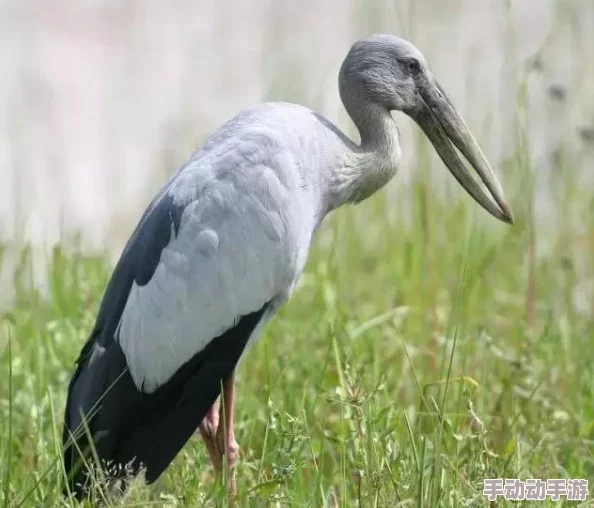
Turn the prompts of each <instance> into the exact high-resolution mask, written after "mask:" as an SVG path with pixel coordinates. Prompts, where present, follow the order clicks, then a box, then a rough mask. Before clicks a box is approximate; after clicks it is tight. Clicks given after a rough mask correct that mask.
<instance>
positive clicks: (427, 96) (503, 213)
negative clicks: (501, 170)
mask: <svg viewBox="0 0 594 508" xmlns="http://www.w3.org/2000/svg"><path fill="white" fill-rule="evenodd" d="M417 85H418V87H419V91H420V93H421V97H422V99H423V107H422V108H420V109H419V110H418V111H417V112H415V114H414V115H411V116H412V118H413V119H414V120H415V121H416V122H417V123H418V124H419V126H420V127H421V129H423V132H424V133H425V134H426V135H427V137H428V138H429V139H430V141H431V143H432V144H433V146H434V147H435V150H437V153H438V154H439V156H440V157H441V160H442V161H443V162H444V163H445V165H446V166H447V168H448V169H449V170H450V172H451V173H452V175H454V178H456V180H458V182H459V183H460V185H462V187H464V189H466V192H468V194H470V195H471V196H472V197H473V198H474V199H475V200H476V202H477V203H478V204H480V205H481V206H482V207H483V208H484V209H485V210H487V211H488V212H489V213H490V214H491V215H493V216H495V217H497V218H498V219H500V220H502V221H503V222H508V223H510V224H513V222H514V217H513V214H512V211H511V208H510V207H509V205H508V204H507V202H506V200H505V197H504V195H503V190H502V189H501V185H500V184H499V181H498V180H497V177H496V176H495V175H494V174H493V171H492V170H491V167H490V166H489V163H488V162H487V159H486V158H485V155H484V154H483V152H482V150H481V149H480V147H479V145H478V143H477V142H476V140H475V139H474V136H473V135H472V133H471V132H470V129H468V126H467V125H466V122H464V120H463V119H462V117H461V116H460V114H459V113H458V112H457V111H456V108H455V107H454V105H453V104H452V103H451V101H450V100H449V99H448V97H447V96H446V94H445V92H444V91H443V89H442V88H441V87H440V86H439V84H438V83H437V81H435V80H434V79H432V78H430V77H429V78H427V77H423V78H420V79H419V82H418V83H417ZM456 148H457V149H458V150H459V151H460V153H461V154H462V155H463V156H464V158H466V160H467V161H468V162H469V163H470V165H471V166H472V167H473V168H474V170H475V171H476V172H477V173H478V175H479V177H480V179H481V180H482V181H483V183H484V184H485V187H487V189H488V191H489V193H490V194H491V197H490V196H489V195H487V193H486V192H485V190H484V189H483V187H482V186H481V185H480V184H479V183H478V182H477V180H476V178H475V177H474V176H473V175H472V173H471V172H470V170H469V169H468V168H467V167H466V165H465V164H464V162H463V161H462V159H461V158H460V156H459V155H458V152H457V151H456Z"/></svg>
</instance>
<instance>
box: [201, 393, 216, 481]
mask: <svg viewBox="0 0 594 508" xmlns="http://www.w3.org/2000/svg"><path fill="white" fill-rule="evenodd" d="M219 405H220V398H218V399H217V400H216V401H215V403H214V404H213V405H212V407H211V408H210V409H209V410H208V413H206V416H205V417H204V420H202V422H201V423H200V435H201V436H202V439H203V441H204V444H205V445H206V451H207V452H208V456H209V457H210V461H211V462H212V465H213V467H214V468H215V470H216V471H217V472H218V471H220V469H221V456H220V454H219V446H218V443H217V430H218V428H219Z"/></svg>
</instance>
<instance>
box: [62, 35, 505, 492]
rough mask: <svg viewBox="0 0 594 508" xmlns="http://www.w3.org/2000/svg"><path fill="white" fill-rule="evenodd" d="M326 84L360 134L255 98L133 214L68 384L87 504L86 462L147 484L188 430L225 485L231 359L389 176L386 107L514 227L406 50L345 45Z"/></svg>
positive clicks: (68, 456)
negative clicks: (340, 221) (338, 217)
mask: <svg viewBox="0 0 594 508" xmlns="http://www.w3.org/2000/svg"><path fill="white" fill-rule="evenodd" d="M338 85H339V93H340V98H341V100H342V103H343V105H344V107H345V109H346V111H347V113H348V115H349V116H350V118H351V119H352V121H353V123H354V125H355V126H356V128H357V130H358V133H359V138H360V140H359V142H358V143H357V142H355V141H353V140H351V139H350V138H349V137H347V136H346V135H345V134H344V133H343V132H342V131H341V130H340V129H339V128H338V127H337V126H336V125H335V124H334V123H332V122H331V121H330V120H329V119H327V118H326V117H324V116H322V115H321V114H319V113H317V112H316V111H314V110H312V109H309V108H307V107H304V106H300V105H296V104H291V103H286V102H267V103H263V104H259V105H256V106H252V107H249V108H247V109H245V110H243V111H241V112H239V113H238V114H237V115H236V116H234V117H233V118H231V119H230V120H228V121H227V122H226V123H224V124H223V125H222V126H220V127H219V128H218V129H217V130H216V131H214V133H212V134H211V135H210V136H209V137H207V138H206V140H205V141H204V143H203V145H202V146H201V147H199V148H198V150H197V151H196V152H195V153H194V154H193V155H191V156H190V158H189V160H188V161H187V163H185V164H184V165H183V166H181V167H180V168H179V169H178V170H177V171H176V172H175V173H174V174H173V175H172V176H171V177H170V178H169V179H168V180H167V182H166V183H165V185H164V186H163V188H162V189H161V190H160V192H158V194H157V195H156V196H155V197H154V199H153V200H152V202H151V203H150V204H149V206H148V207H147V209H146V210H145V212H144V214H143V215H142V217H141V218H140V221H139V222H138V224H137V226H136V228H135V229H134V231H133V233H132V235H131V236H130V238H129V240H128V242H127V244H126V245H125V247H124V249H123V251H122V254H121V257H120V259H119V261H118V262H117V264H116V265H115V268H114V270H113V273H112V276H111V278H110V280H109V282H108V284H107V287H106V289H105V292H104V295H103V299H102V300H101V303H100V306H99V310H98V313H97V317H96V321H95V324H94V327H93V329H92V331H91V333H90V335H89V338H88V340H87V342H86V343H85V344H84V346H83V347H82V350H81V352H80V355H79V357H78V359H77V361H76V364H75V371H74V373H73V375H72V377H71V380H70V383H69V386H68V393H67V403H66V408H65V415H64V431H63V458H64V467H65V472H66V478H67V481H66V482H65V493H66V494H67V495H74V496H75V497H77V498H85V497H88V496H89V493H90V484H91V479H92V472H93V471H97V470H99V471H101V472H102V473H104V477H105V478H107V479H108V480H109V481H110V482H112V484H115V483H117V481H122V482H125V480H122V478H124V477H128V478H134V477H135V476H137V475H139V474H140V473H141V472H142V473H144V480H145V482H146V483H148V484H150V483H152V482H154V481H155V480H156V479H157V478H158V477H159V476H160V475H161V474H162V473H163V472H164V471H165V470H166V469H167V467H168V466H169V464H171V462H172V461H173V459H174V458H175V457H176V455H177V454H178V453H179V451H180V450H181V449H182V448H183V446H184V445H185V443H186V442H187V441H188V440H190V438H191V437H192V436H193V435H195V434H196V435H197V434H200V436H201V437H202V439H203V441H204V443H205V446H206V450H207V452H208V455H209V457H210V460H211V461H212V464H213V466H214V469H215V470H216V471H217V473H219V474H223V473H225V472H226V473H228V474H229V476H228V477H227V478H228V480H227V483H226V487H227V488H228V490H229V493H230V495H233V494H234V493H235V492H236V480H235V474H234V472H235V467H236V464H237V462H238V460H239V446H238V443H237V441H236V438H235V433H234V419H235V395H236V393H235V372H236V368H237V365H238V363H239V362H240V360H241V359H242V358H243V356H244V355H245V353H246V351H247V350H248V349H249V347H250V345H251V344H253V343H254V341H255V340H256V339H257V337H258V336H259V335H260V332H261V331H262V328H263V327H264V326H265V325H266V323H268V322H269V321H270V320H271V318H272V317H273V316H274V314H275V313H276V312H277V310H278V309H279V307H280V306H281V305H282V304H283V303H285V302H286V301H287V300H288V298H289V297H290V295H291V294H292V292H293V289H294V288H295V285H296V283H297V282H298V280H299V277H300V275H301V274H302V272H303V270H304V267H305V264H306V261H307V257H308V252H309V249H310V246H311V244H312V241H313V240H314V238H315V234H316V232H317V231H318V229H319V227H320V225H321V224H322V222H323V220H324V219H325V218H326V217H327V216H328V215H329V214H330V213H331V212H333V211H334V210H336V209H338V208H340V207H341V206H342V205H349V204H357V203H360V202H361V201H363V200H365V199H367V198H368V197H370V196H372V195H373V194H374V193H376V192H377V191H379V190H380V189H381V188H383V187H384V186H385V185H386V184H387V183H388V182H389V181H390V180H391V179H392V178H393V177H394V175H395V174H396V173H397V170H398V168H399V166H400V160H401V146H400V141H399V131H398V127H397V125H396V122H395V120H394V119H393V117H392V114H391V113H392V111H401V112H403V113H405V114H406V115H407V116H408V117H410V118H412V120H413V121H415V122H416V124H418V126H419V127H420V128H421V129H422V131H423V132H424V134H425V135H426V136H427V138H428V139H429V140H430V142H431V143H432V145H433V147H434V148H435V150H436V152H437V153H438V155H439V156H440V158H441V160H442V161H443V163H444V165H445V166H446V168H447V169H448V170H449V171H450V172H451V173H452V175H453V176H454V177H455V178H456V180H457V181H458V182H459V183H460V184H461V185H462V187H463V188H464V189H465V190H466V191H467V192H468V194H470V196H471V197H472V198H473V199H474V200H475V201H476V202H478V203H479V204H480V205H481V206H482V208H483V209H485V210H486V211H487V212H489V213H490V214H491V215H492V216H494V217H496V218H497V219H499V220H501V221H503V222H506V223H510V224H513V220H514V219H513V214H512V211H511V208H510V206H509V205H508V203H507V201H506V198H505V196H504V193H503V190H502V187H501V185H500V183H499V181H498V179H497V177H496V176H495V175H494V173H493V171H492V169H491V167H490V165H489V163H488V161H487V159H486V157H485V155H484V154H483V151H482V150H481V148H480V146H479V145H478V143H477V141H476V140H475V138H474V137H473V135H472V133H471V132H470V130H469V128H468V126H467V124H466V123H465V121H464V120H463V118H462V117H461V115H460V114H459V113H458V112H457V110H456V108H455V106H454V105H453V103H452V101H451V100H450V99H449V98H448V96H447V95H446V93H445V92H444V90H443V88H442V87H441V85H440V84H439V83H438V81H437V79H436V78H435V77H434V76H433V74H432V72H431V70H430V69H429V66H428V64H427V61H426V59H425V57H424V56H423V54H422V53H421V52H420V51H419V50H418V49H417V48H416V47H415V46H414V45H413V44H412V43H410V42H408V41H406V40H404V39H402V38H399V37H396V36H394V35H386V34H376V35H370V36H366V37H364V38H361V39H359V40H357V41H356V42H354V43H353V44H352V46H351V47H350V49H349V50H348V52H347V55H346V57H345V59H344V61H343V62H342V65H341V67H340V70H339V75H338ZM463 159H465V161H464V160H463ZM470 168H472V169H473V170H474V172H475V173H476V174H473V172H472V171H471V169H470ZM247 382H248V383H249V380H247Z"/></svg>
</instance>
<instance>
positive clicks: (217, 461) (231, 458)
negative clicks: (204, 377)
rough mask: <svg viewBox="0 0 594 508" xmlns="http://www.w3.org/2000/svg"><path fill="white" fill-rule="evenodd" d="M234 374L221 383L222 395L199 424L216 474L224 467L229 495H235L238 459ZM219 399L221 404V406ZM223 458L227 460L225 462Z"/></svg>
mask: <svg viewBox="0 0 594 508" xmlns="http://www.w3.org/2000/svg"><path fill="white" fill-rule="evenodd" d="M234 385H235V373H233V374H231V376H230V377H229V379H227V381H225V382H224V383H223V395H222V397H219V398H218V399H217V400H216V402H215V403H214V404H213V405H212V407H211V408H210V409H209V410H208V413H207V414H206V416H205V417H204V419H203V420H202V422H201V423H200V435H201V436H202V439H203V440H204V444H205V445H206V450H207V451H208V455H209V457H210V460H211V462H212V465H213V467H214V469H215V471H216V472H217V473H221V472H222V471H223V465H226V473H227V481H228V482H229V483H228V485H229V494H230V495H235V491H236V484H235V475H234V473H233V469H234V468H235V465H236V464H237V461H238V459H239V446H238V444H237V441H236V440H235V433H234V427H233V422H234V418H235V393H234ZM221 398H222V400H223V403H222V404H221V402H220V401H221ZM225 457H226V458H227V460H226V461H225Z"/></svg>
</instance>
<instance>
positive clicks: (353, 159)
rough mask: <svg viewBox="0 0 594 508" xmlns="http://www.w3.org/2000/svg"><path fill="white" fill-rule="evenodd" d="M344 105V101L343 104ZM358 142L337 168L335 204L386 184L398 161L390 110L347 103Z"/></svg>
mask: <svg viewBox="0 0 594 508" xmlns="http://www.w3.org/2000/svg"><path fill="white" fill-rule="evenodd" d="M345 105H346V104H345ZM347 111H348V113H349V115H350V117H351V118H352V120H353V122H354V123H355V126H356V127H357V129H358V130H359V135H360V138H361V144H360V145H358V146H356V147H355V148H354V149H353V150H350V151H348V152H347V153H345V154H344V156H343V158H342V160H341V163H340V164H339V167H338V168H337V173H336V180H337V181H335V182H334V184H335V188H336V189H338V196H337V198H338V199H337V201H338V203H337V205H338V206H340V205H342V204H345V203H358V202H360V201H362V200H364V199H366V198H368V197H369V196H371V195H372V194H373V193H374V192H376V191H377V190H379V189H381V188H382V187H383V186H384V185H386V184H387V183H388V182H389V181H390V180H391V179H392V177H393V176H394V174H395V173H396V170H397V169H398V165H399V162H400V143H399V140H398V128H397V126H396V122H394V119H393V118H392V115H391V114H390V112H389V111H388V110H387V109H385V108H383V107H381V106H379V105H377V104H363V105H360V106H358V107H356V108H355V107H348V106H347Z"/></svg>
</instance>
